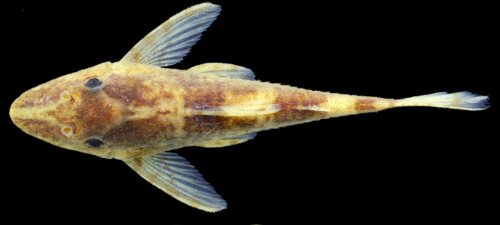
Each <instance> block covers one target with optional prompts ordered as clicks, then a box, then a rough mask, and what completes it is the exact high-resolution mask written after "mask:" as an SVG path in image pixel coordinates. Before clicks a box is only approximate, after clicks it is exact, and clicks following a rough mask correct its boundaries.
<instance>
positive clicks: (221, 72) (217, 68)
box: [188, 63, 255, 80]
mask: <svg viewBox="0 0 500 225" xmlns="http://www.w3.org/2000/svg"><path fill="white" fill-rule="evenodd" d="M188 70H189V71H193V72H198V73H206V74H212V75H215V76H219V77H227V78H239V79H245V80H255V74H254V73H253V72H252V70H250V69H248V68H245V67H242V66H237V65H233V64H229V63H204V64H200V65H197V66H193V67H191V68H189V69H188Z"/></svg>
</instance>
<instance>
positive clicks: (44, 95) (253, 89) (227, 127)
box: [10, 62, 394, 160]
mask: <svg viewBox="0 0 500 225" xmlns="http://www.w3.org/2000/svg"><path fill="white" fill-rule="evenodd" d="M92 78H97V79H99V80H100V81H102V85H100V86H99V87H97V88H94V89H92V88H88V87H86V86H85V83H86V82H87V81H88V80H89V79H92ZM393 104H394V100H391V99H380V98H373V97H362V96H351V95H341V94H331V93H325V92H318V91H309V90H305V89H299V88H294V87H289V86H284V85H279V84H272V83H266V82H261V81H253V80H244V79H231V78H221V77H218V76H216V75H211V74H203V73H195V72H192V71H189V70H175V69H163V68H160V67H155V66H149V65H143V64H135V63H129V62H117V63H109V62H107V63H102V64H99V65H97V66H94V67H91V68H88V69H85V70H81V71H78V72H75V73H72V74H69V75H66V76H62V77H59V78H57V79H54V80H52V81H49V82H47V83H45V84H42V85H39V86H38V87H35V88H33V89H31V90H28V91H26V92H25V93H23V94H22V95H21V96H20V97H19V98H18V99H16V100H15V102H14V103H13V104H12V107H11V110H10V116H11V118H12V120H13V121H14V123H15V124H16V125H17V126H19V127H20V128H21V129H22V130H23V131H24V132H26V133H28V134H30V135H32V136H35V137H37V138H40V139H42V140H44V141H46V142H49V143H52V144H54V145H57V146H60V147H62V148H66V149H71V150H76V151H79V152H84V153H89V154H93V155H97V156H100V157H103V158H116V159H121V160H127V159H133V158H136V157H141V156H146V155H151V154H156V153H159V152H162V151H166V150H172V149H177V148H182V147H186V146H196V145H203V143H207V142H210V141H212V140H217V139H221V138H227V137H232V136H238V135H244V134H248V133H253V132H258V131H262V130H268V129H273V128H278V127H283V126H288V125H293V124H298V123H304V122H309V121H313V120H319V119H324V118H329V117H336V116H344V115H350V114H357V113H364V112H373V111H378V110H381V109H386V108H389V107H391V106H393ZM269 108H272V109H273V110H271V111H270V110H268V109H269ZM89 138H97V139H99V140H102V142H103V143H104V144H103V145H102V146H100V147H99V148H92V147H89V146H88V145H86V144H85V141H86V140H88V139H89Z"/></svg>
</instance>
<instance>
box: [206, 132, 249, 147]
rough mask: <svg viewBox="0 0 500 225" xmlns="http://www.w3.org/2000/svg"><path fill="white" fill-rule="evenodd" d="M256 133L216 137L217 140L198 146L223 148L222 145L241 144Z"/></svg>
mask: <svg viewBox="0 0 500 225" xmlns="http://www.w3.org/2000/svg"><path fill="white" fill-rule="evenodd" d="M256 135H257V134H256V133H250V134H245V135H240V136H234V137H227V138H222V139H215V140H212V141H209V142H205V143H203V144H200V145H198V146H199V147H204V148H222V147H227V146H231V145H237V144H241V143H243V142H246V141H248V140H251V139H253V138H254V137H255V136H256Z"/></svg>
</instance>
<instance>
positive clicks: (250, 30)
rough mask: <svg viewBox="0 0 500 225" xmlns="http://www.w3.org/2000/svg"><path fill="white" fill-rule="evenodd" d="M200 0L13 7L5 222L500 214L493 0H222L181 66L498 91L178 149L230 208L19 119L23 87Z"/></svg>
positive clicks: (329, 84) (373, 86)
mask: <svg viewBox="0 0 500 225" xmlns="http://www.w3.org/2000/svg"><path fill="white" fill-rule="evenodd" d="M199 2H200V1H175V2H170V1H165V3H162V4H159V5H158V4H155V5H151V4H143V3H141V2H137V1H135V2H133V3H123V2H122V3H119V4H116V5H102V4H95V5H90V4H85V3H83V2H81V3H71V4H57V5H47V4H43V5H42V4H40V5H36V4H21V5H17V6H12V7H11V8H10V7H8V8H4V9H8V12H7V13H4V14H3V16H4V17H7V18H4V20H3V21H2V25H3V26H2V27H3V32H4V34H3V35H2V36H3V38H5V40H4V43H3V44H4V46H3V47H2V48H3V53H4V56H5V58H6V59H5V60H4V61H3V63H2V69H3V70H2V76H1V77H2V81H3V82H2V84H3V85H2V86H3V87H2V89H1V90H2V101H1V103H2V105H1V118H0V127H1V129H2V135H3V137H2V142H3V147H2V148H1V149H2V153H3V154H2V156H1V157H2V163H1V165H2V167H3V168H2V171H3V172H2V185H1V188H2V189H3V190H2V192H1V193H2V200H1V204H2V205H4V206H6V208H7V209H6V210H5V209H4V210H2V212H1V214H2V218H4V219H17V220H21V221H22V220H30V219H36V220H37V221H45V220H47V221H53V222H57V221H59V222H67V223H71V222H75V221H80V220H82V219H85V220H90V221H102V220H100V219H108V220H112V221H115V222H120V221H124V222H130V221H132V220H140V221H142V222H143V223H147V222H152V221H154V220H157V222H161V223H162V224H169V223H189V222H194V221H198V222H204V223H210V222H213V223H220V222H232V223H237V222H242V223H264V224H266V223H269V222H270V221H275V222H279V221H283V220H294V221H295V220H298V219H305V220H307V221H311V220H312V221H323V223H330V222H339V221H343V222H344V221H350V222H356V221H382V222H390V221H392V222H403V223H406V222H409V221H426V222H427V221H433V222H434V221H435V222H451V221H455V222H459V221H464V220H471V221H475V222H477V221H478V220H488V219H490V218H494V217H495V218H498V216H497V215H496V214H497V213H498V208H497V206H498V185H497V181H498V157H497V154H496V152H497V151H498V146H497V143H498V140H497V139H498V133H497V132H498V131H497V130H498V123H497V118H498V112H497V111H496V108H497V107H496V106H497V104H496V103H497V102H495V98H496V95H495V94H496V91H497V88H498V82H497V81H494V80H495V76H497V75H498V69H497V68H498V67H497V66H498V64H497V61H498V57H497V55H498V44H497V43H498V35H497V32H496V30H498V23H497V22H496V20H497V19H498V18H497V17H496V15H494V14H493V7H492V6H489V5H479V4H477V5H476V4H475V5H471V4H470V3H468V4H459V3H447V4H444V3H443V4H436V3H429V4H418V3H403V4H402V3H397V4H378V3H377V4H364V3H359V2H352V3H349V4H345V3H342V4H337V3H329V4H328V5H327V4H326V3H317V2H309V1H302V2H298V3H293V2H290V3H288V4H278V3H275V4H269V3H266V4H264V3H258V2H256V1H214V3H217V4H220V5H222V13H221V15H220V17H219V18H218V20H217V21H216V22H215V23H214V24H213V25H212V27H211V28H210V29H209V30H208V31H207V32H205V33H204V35H203V38H202V40H201V41H199V42H198V44H197V45H195V46H194V47H193V49H192V52H191V53H190V54H189V55H188V57H186V58H185V60H184V61H182V62H181V63H179V64H177V65H175V66H173V67H174V68H180V69H185V68H189V67H191V66H193V65H197V64H200V63H205V62H228V63H233V64H238V65H242V66H245V67H248V68H251V69H252V70H253V71H254V72H255V73H256V75H257V78H258V79H260V80H263V81H269V82H274V83H283V84H288V85H292V86H298V87H303V88H307V89H313V90H321V91H330V92H339V93H347V94H358V95H373V96H380V97H391V98H401V97H408V96H414V95H420V94H428V93H433V92H438V91H449V92H453V91H462V90H468V91H472V92H476V93H480V94H485V95H490V97H491V98H492V100H491V103H492V107H491V108H490V109H488V110H486V111H482V112H464V111H454V110H442V109H432V108H401V109H394V110H389V111H386V112H380V113H376V114H366V115H359V116H353V117H343V118H335V119H330V120H324V121H320V122H314V123H309V124H304V125H299V126H294V127H287V128H283V129H279V130H272V131H266V132H261V133H259V134H258V135H257V137H256V138H255V139H254V140H252V141H249V142H247V143H244V144H241V145H235V146H231V147H227V148H224V149H202V148H185V149H181V150H179V151H178V152H179V153H180V154H181V155H183V156H185V157H186V158H187V159H188V160H189V161H190V162H191V163H192V164H193V165H195V166H196V167H197V168H198V169H199V170H200V172H201V173H202V174H203V175H204V177H205V178H206V180H207V181H209V182H210V183H211V184H212V185H213V186H214V187H215V189H216V190H217V191H218V193H219V194H221V195H222V196H223V197H224V198H225V200H226V201H227V202H228V209H226V210H224V211H222V212H220V213H215V214H210V213H206V212H203V211H200V210H197V209H194V208H191V207H189V206H186V205H184V204H182V203H180V202H178V201H176V200H174V199H173V198H171V197H170V196H168V195H166V194H164V193H163V192H162V191H160V190H159V189H157V188H155V187H154V186H152V185H150V184H149V183H148V182H146V181H145V180H143V179H142V178H140V177H139V176H138V175H137V174H135V173H134V172H133V171H131V170H130V169H129V168H128V167H127V166H126V165H124V164H123V163H122V162H120V161H117V160H104V159H100V158H97V157H94V156H91V155H84V154H81V153H76V152H73V151H65V150H62V149H60V148H57V147H54V146H52V145H50V144H47V143H44V142H42V141H40V140H37V139H35V138H33V137H30V136H28V135H26V134H24V133H22V131H21V130H19V129H17V128H16V127H15V126H14V125H13V124H12V123H11V121H10V119H9V118H8V108H9V106H10V103H11V102H12V101H13V100H14V99H15V98H16V97H17V96H19V95H20V94H21V93H22V92H23V91H25V90H28V89H29V88H31V87H34V86H36V85H38V84H40V83H42V82H45V81H48V80H50V79H53V78H56V77H58V76H60V75H64V74H67V73H70V72H74V71H76V70H79V69H83V68H87V67H90V66H93V65H95V64H98V63H101V62H104V61H117V60H119V59H120V58H121V57H122V56H123V55H124V54H125V53H126V52H127V51H128V50H129V49H130V48H131V47H132V46H133V45H134V44H135V43H136V42H137V41H139V40H140V39H141V38H142V37H143V36H144V35H146V34H147V33H148V32H149V31H151V30H152V29H154V28H155V27H156V26H157V25H159V24H160V23H162V22H163V21H165V20H166V19H168V18H169V17H170V16H172V15H174V14H175V13H177V12H179V11H181V10H183V9H184V8H186V7H188V6H191V5H193V4H196V3H199ZM9 9H10V10H9ZM494 40H495V41H494ZM494 67H495V68H494ZM493 115H495V116H493ZM494 190H495V191H494ZM19 215H22V216H19ZM68 219H69V220H68Z"/></svg>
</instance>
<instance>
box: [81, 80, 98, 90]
mask: <svg viewBox="0 0 500 225" xmlns="http://www.w3.org/2000/svg"><path fill="white" fill-rule="evenodd" d="M101 85H102V81H101V80H99V79H97V78H90V79H89V80H87V82H85V87H87V88H90V89H92V90H97V88H99V87H100V86H101Z"/></svg>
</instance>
